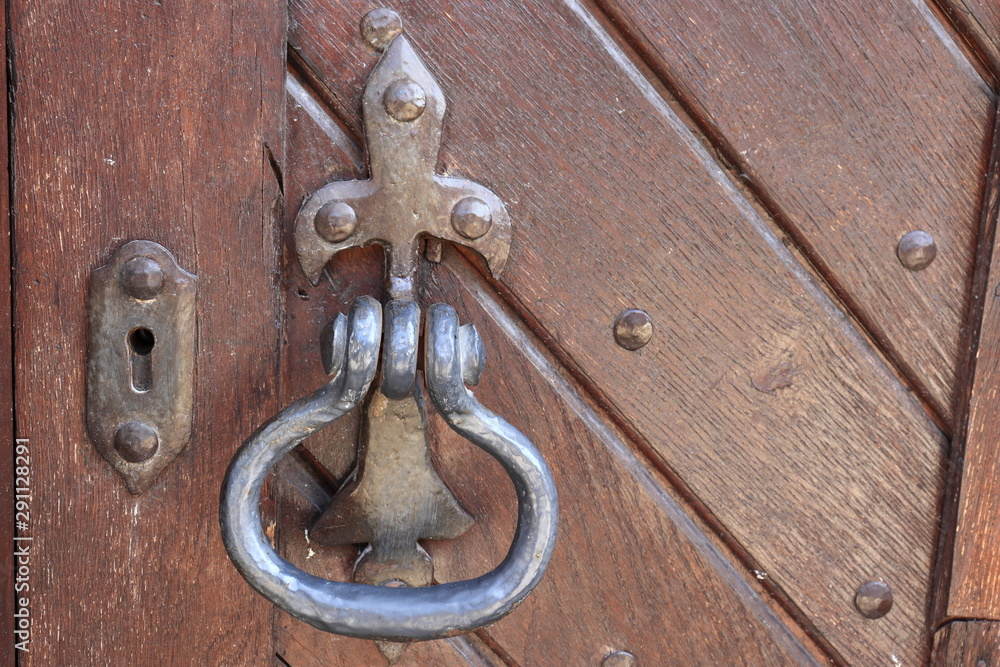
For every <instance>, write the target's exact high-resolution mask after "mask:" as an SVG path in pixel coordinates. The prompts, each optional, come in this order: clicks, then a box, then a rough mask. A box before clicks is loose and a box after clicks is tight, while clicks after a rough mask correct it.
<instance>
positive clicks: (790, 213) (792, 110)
mask: <svg viewBox="0 0 1000 667" xmlns="http://www.w3.org/2000/svg"><path fill="white" fill-rule="evenodd" d="M598 4H600V5H601V6H602V7H604V8H605V9H606V11H607V13H608V15H609V16H611V17H612V20H613V22H614V23H615V25H616V26H620V27H621V28H622V29H623V31H624V32H625V34H627V35H628V36H629V38H630V40H631V41H632V42H634V44H635V45H636V47H637V49H638V50H639V51H640V52H641V53H642V54H643V56H644V57H645V58H646V59H648V61H649V63H650V64H651V66H652V67H653V69H654V70H655V71H656V72H657V73H658V75H660V76H661V77H662V78H663V79H664V80H665V81H666V82H667V85H668V87H669V88H670V89H671V91H673V92H675V94H677V95H678V96H679V99H680V100H681V101H682V102H683V104H684V105H685V107H686V108H688V109H689V110H691V113H692V114H693V115H694V116H695V117H696V118H697V120H698V122H699V124H700V126H701V127H702V128H703V129H704V130H705V131H706V132H707V133H708V134H709V135H710V136H711V137H712V139H713V141H714V142H715V143H716V144H717V145H718V146H719V147H720V148H721V150H722V152H723V153H724V154H725V155H726V157H727V159H728V160H729V161H731V162H732V164H733V165H734V166H735V168H736V169H737V170H738V171H739V172H740V174H741V176H742V177H743V178H745V179H747V180H748V182H750V183H751V184H752V187H753V188H754V189H755V191H756V192H758V194H759V196H760V197H761V198H762V199H763V200H764V201H765V202H766V203H767V204H768V206H769V207H770V208H771V209H772V210H775V211H777V212H778V219H779V221H780V222H781V224H782V227H783V228H784V229H786V230H787V233H788V234H789V235H790V236H791V237H792V238H793V239H795V241H796V243H797V244H799V245H800V246H801V247H802V248H803V249H804V251H805V253H806V254H807V255H808V256H809V257H810V259H811V260H812V261H813V262H814V263H815V264H816V266H817V267H818V268H819V269H820V271H821V272H822V273H823V275H824V276H825V277H826V278H827V280H828V281H829V283H830V284H831V285H832V286H833V288H834V289H835V290H836V291H837V293H838V294H839V295H840V296H841V298H842V299H843V300H844V302H845V303H846V304H847V305H848V306H849V307H850V308H851V310H852V311H853V312H854V313H855V315H856V316H857V317H858V318H859V320H860V321H861V322H862V323H863V324H864V325H865V327H866V328H867V329H868V330H869V331H870V332H871V334H872V336H873V337H874V339H875V340H876V341H877V343H878V345H879V346H881V347H882V348H883V349H884V350H885V351H886V352H887V353H888V355H889V357H890V358H891V359H892V360H893V362H894V363H895V364H897V365H898V366H899V368H900V369H901V370H902V371H903V373H904V375H905V376H906V377H907V378H909V379H910V381H911V382H912V383H913V384H914V386H915V387H916V388H917V390H918V391H921V392H922V393H924V394H925V395H926V396H927V397H928V398H929V399H930V402H931V404H932V405H933V406H934V409H935V411H936V412H937V413H939V414H940V415H943V416H944V417H945V420H946V421H948V422H950V419H951V414H952V407H953V406H952V403H953V393H954V387H955V383H956V376H955V371H956V367H957V365H958V364H959V363H961V359H962V348H961V345H960V343H961V335H962V325H963V323H964V321H965V319H964V318H965V312H966V303H967V301H968V298H969V283H970V277H971V274H972V260H973V256H974V252H975V239H976V230H977V225H978V221H979V204H980V198H981V196H982V174H983V173H984V170H985V166H986V158H987V155H988V152H989V137H990V129H991V119H992V110H991V100H992V98H993V95H992V93H991V92H990V91H989V89H988V87H987V86H986V84H985V83H984V82H983V81H982V80H981V78H980V77H979V75H978V74H977V73H976V71H975V70H974V69H973V68H972V67H971V65H970V64H969V63H968V61H966V59H965V57H964V56H963V55H962V53H961V51H960V50H959V49H958V48H957V47H956V45H955V44H954V43H953V42H952V41H951V39H950V38H949V37H948V36H947V33H946V31H945V30H944V29H943V27H942V26H941V25H940V24H939V22H938V19H937V17H936V16H934V15H933V14H932V13H931V11H930V10H929V8H927V7H926V6H924V5H923V3H920V2H910V0H894V1H892V2H886V1H885V0H876V1H870V0H834V1H831V2H821V3H802V2H796V1H795V0H782V1H778V2H767V3H747V2H739V1H737V0H721V1H719V2H711V3H703V2H685V3H681V5H680V6H678V5H676V4H670V5H668V4H664V3H657V2H649V1H648V0H599V2H598ZM914 230H924V231H927V232H929V233H930V234H931V235H932V236H933V237H934V239H935V241H936V243H937V248H938V255H937V259H936V260H935V261H934V262H933V263H932V264H931V265H930V266H929V267H928V268H926V269H924V270H923V271H919V272H912V271H909V270H907V269H906V268H904V267H903V266H902V265H901V264H900V262H899V260H898V259H897V257H896V245H897V243H898V241H899V239H900V238H901V237H902V236H903V235H904V234H906V233H907V232H910V231H914Z"/></svg>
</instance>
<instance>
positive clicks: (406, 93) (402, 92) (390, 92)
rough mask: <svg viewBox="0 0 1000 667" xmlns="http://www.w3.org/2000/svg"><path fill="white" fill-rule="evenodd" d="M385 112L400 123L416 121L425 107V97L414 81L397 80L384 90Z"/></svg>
mask: <svg viewBox="0 0 1000 667" xmlns="http://www.w3.org/2000/svg"><path fill="white" fill-rule="evenodd" d="M382 101H383V102H384V103H385V110H386V111H388V112H389V115H390V116H392V117H393V118H395V119H396V120H398V121H399V122H401V123H406V122H409V121H411V120H416V119H417V118H419V117H420V114H422V113H423V112H424V108H425V107H426V106H427V95H426V94H425V93H424V89H423V88H421V87H420V85H419V84H417V83H416V82H415V81H410V80H409V79H399V80H398V81H393V82H392V83H390V84H389V87H388V88H386V89H385V97H383V98H382Z"/></svg>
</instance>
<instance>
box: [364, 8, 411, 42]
mask: <svg viewBox="0 0 1000 667" xmlns="http://www.w3.org/2000/svg"><path fill="white" fill-rule="evenodd" d="M401 32H403V19H401V18H399V14H397V13H396V12H394V11H392V10H391V9H386V8H385V7H382V8H381V9H373V10H371V11H370V12H368V13H367V14H365V17H364V18H363V19H361V37H362V38H364V40H365V41H366V42H368V45H369V46H370V47H372V48H373V49H375V50H376V51H384V50H385V47H387V46H389V43H390V42H392V40H393V39H395V38H396V35H398V34H399V33H401Z"/></svg>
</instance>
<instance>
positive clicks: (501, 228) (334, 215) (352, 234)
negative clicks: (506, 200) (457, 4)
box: [295, 10, 510, 299]
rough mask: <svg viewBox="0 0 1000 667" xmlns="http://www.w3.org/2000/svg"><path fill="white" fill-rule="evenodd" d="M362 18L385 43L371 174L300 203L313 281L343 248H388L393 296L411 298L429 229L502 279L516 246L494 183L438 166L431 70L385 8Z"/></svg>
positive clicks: (366, 105)
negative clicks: (490, 185)
mask: <svg viewBox="0 0 1000 667" xmlns="http://www.w3.org/2000/svg"><path fill="white" fill-rule="evenodd" d="M376 12H379V14H378V16H376V17H374V18H370V17H371V14H369V16H368V17H366V18H365V21H363V22H362V32H363V34H364V35H366V39H368V40H369V42H370V43H371V44H372V45H373V46H375V47H376V48H379V47H382V46H383V45H384V44H385V43H386V41H387V40H388V39H391V41H388V46H387V47H385V49H386V50H385V52H384V54H383V55H382V58H381V59H380V60H379V63H378V65H377V66H376V67H375V70H374V71H373V72H372V74H371V77H370V78H369V80H368V84H367V86H366V87H365V93H364V100H363V110H364V125H365V140H366V142H367V152H368V162H369V168H370V178H369V180H366V181H341V182H336V183H330V184H329V185H326V186H324V187H323V188H321V189H320V190H319V191H317V192H316V193H315V194H314V195H312V196H311V197H310V198H309V199H308V200H307V201H306V202H305V204H304V205H303V206H302V209H301V210H300V211H299V214H298V217H297V218H296V222H295V245H296V250H297V252H298V256H299V262H300V263H301V265H302V270H303V271H304V272H305V274H306V276H307V277H308V278H309V280H311V281H312V282H313V284H316V283H317V282H318V281H319V278H320V274H321V273H322V271H323V267H324V266H326V263H327V261H329V259H330V258H331V257H333V255H335V254H336V253H337V252H339V251H341V250H345V249H347V248H351V247H354V246H363V245H368V244H371V243H381V244H382V245H384V246H386V253H387V256H388V262H387V271H388V286H389V295H390V297H392V298H394V299H397V298H412V297H413V295H414V285H413V276H414V273H415V271H416V268H417V264H418V261H419V257H420V239H421V237H424V236H429V237H434V238H439V239H444V240H446V241H451V242H453V243H459V244H462V245H466V246H468V247H470V248H472V249H474V250H476V251H477V252H479V253H480V254H481V255H483V257H485V258H486V261H487V262H488V264H489V267H490V270H491V271H492V272H493V275H494V276H497V277H499V275H500V273H501V272H502V271H503V268H504V265H505V264H506V262H507V253H508V251H509V248H510V218H509V216H508V214H507V209H506V207H505V206H504V204H503V202H502V201H501V200H500V199H499V197H497V196H496V195H495V194H493V192H491V191H490V190H488V189H487V188H485V187H483V186H482V185H479V184H478V183H474V182H472V181H468V180H465V179H461V178H454V177H451V176H444V175H441V174H437V173H436V168H437V161H438V151H439V149H440V147H441V127H442V124H443V121H444V112H445V98H444V94H443V92H442V91H441V87H440V86H439V85H438V83H437V81H436V80H435V79H434V76H433V75H432V74H431V72H430V70H428V69H427V66H426V65H425V64H424V63H423V61H422V60H421V59H420V56H419V55H417V53H416V51H414V49H413V47H412V46H411V45H410V42H409V40H408V39H407V38H406V36H405V35H404V34H396V36H395V37H392V38H390V37H389V35H393V34H394V33H395V32H398V30H396V28H395V27H394V26H396V25H397V24H398V25H400V26H401V23H399V17H398V16H394V13H392V12H387V10H375V12H372V14H375V13H376Z"/></svg>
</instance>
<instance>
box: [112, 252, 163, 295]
mask: <svg viewBox="0 0 1000 667" xmlns="http://www.w3.org/2000/svg"><path fill="white" fill-rule="evenodd" d="M163 281H164V278H163V269H162V268H161V267H160V265H159V263H158V262H157V261H156V260H155V259H150V258H149V257H133V258H132V259H130V260H129V261H127V262H125V266H123V267H122V272H121V282H122V287H123V288H124V289H125V292H126V293H128V295H129V296H131V297H132V298H133V299H138V300H140V301H149V300H150V299H155V298H156V295H158V294H159V293H160V292H161V291H163Z"/></svg>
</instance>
